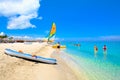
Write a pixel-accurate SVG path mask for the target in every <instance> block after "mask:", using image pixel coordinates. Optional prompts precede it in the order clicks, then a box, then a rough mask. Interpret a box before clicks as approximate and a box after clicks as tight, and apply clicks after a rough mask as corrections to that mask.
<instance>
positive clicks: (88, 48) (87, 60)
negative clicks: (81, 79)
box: [63, 41, 120, 80]
mask: <svg viewBox="0 0 120 80" xmlns="http://www.w3.org/2000/svg"><path fill="white" fill-rule="evenodd" d="M76 43H77V44H78V43H80V45H81V46H80V47H78V46H74V44H76ZM63 44H66V45H67V49H65V52H66V53H67V54H68V55H70V56H71V57H72V59H73V60H74V61H75V63H76V65H77V66H78V67H79V68H82V73H83V74H84V75H85V76H86V77H88V80H120V76H119V75H120V41H117V42H113V41H111V42H103V41H100V42H97V41H96V42H64V43H63ZM94 45H96V46H97V47H98V52H97V53H94ZM103 45H106V46H107V51H106V52H104V51H103Z"/></svg>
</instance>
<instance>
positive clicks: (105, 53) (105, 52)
mask: <svg viewBox="0 0 120 80" xmlns="http://www.w3.org/2000/svg"><path fill="white" fill-rule="evenodd" d="M103 54H104V59H106V56H107V47H106V45H104V46H103Z"/></svg>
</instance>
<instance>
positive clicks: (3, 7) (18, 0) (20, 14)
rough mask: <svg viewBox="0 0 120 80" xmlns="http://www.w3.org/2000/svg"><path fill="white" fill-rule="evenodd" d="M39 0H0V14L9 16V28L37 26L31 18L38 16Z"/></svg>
mask: <svg viewBox="0 0 120 80" xmlns="http://www.w3.org/2000/svg"><path fill="white" fill-rule="evenodd" d="M39 7H40V3H39V0H29V1H28V0H0V16H5V17H8V19H9V21H8V26H7V28H8V29H25V28H30V27H31V28H35V25H33V24H31V23H30V20H31V19H33V18H37V17H38V14H37V11H38V9H39Z"/></svg>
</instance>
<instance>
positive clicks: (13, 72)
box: [0, 42, 79, 80]
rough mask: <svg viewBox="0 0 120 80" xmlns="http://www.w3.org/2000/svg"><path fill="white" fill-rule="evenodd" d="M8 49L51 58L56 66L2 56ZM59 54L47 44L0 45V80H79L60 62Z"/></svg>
mask: <svg viewBox="0 0 120 80" xmlns="http://www.w3.org/2000/svg"><path fill="white" fill-rule="evenodd" d="M6 48H10V49H13V50H16V51H19V50H21V51H23V52H25V53H30V54H33V55H39V56H43V57H50V58H51V57H52V58H56V59H57V64H56V65H52V64H44V63H35V62H31V61H27V60H24V59H20V58H16V57H11V56H9V55H6V54H4V50H5V49H6ZM60 55H62V54H61V53H55V49H53V48H52V47H51V46H50V45H48V44H47V43H37V42H35V43H32V44H24V43H0V79H1V80H79V79H78V77H77V75H76V74H75V72H74V71H73V70H72V69H71V67H70V66H68V65H67V64H66V62H64V60H62V58H61V57H60Z"/></svg>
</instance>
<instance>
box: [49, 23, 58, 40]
mask: <svg viewBox="0 0 120 80" xmlns="http://www.w3.org/2000/svg"><path fill="white" fill-rule="evenodd" d="M55 33H56V25H55V23H53V24H52V28H51V31H50V34H49V36H48V41H50V38H52V37H53V36H54V35H55Z"/></svg>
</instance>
